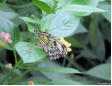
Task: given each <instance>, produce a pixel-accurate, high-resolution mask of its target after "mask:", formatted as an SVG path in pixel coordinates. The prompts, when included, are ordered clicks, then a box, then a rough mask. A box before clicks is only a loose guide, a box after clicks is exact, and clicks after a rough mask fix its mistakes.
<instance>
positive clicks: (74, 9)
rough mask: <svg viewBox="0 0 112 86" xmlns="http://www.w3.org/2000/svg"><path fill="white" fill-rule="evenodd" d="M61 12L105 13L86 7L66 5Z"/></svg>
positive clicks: (98, 9) (101, 10)
mask: <svg viewBox="0 0 112 86" xmlns="http://www.w3.org/2000/svg"><path fill="white" fill-rule="evenodd" d="M63 10H65V11H72V12H87V13H92V12H105V11H104V10H103V9H100V8H96V7H92V6H86V5H68V6H65V7H63Z"/></svg>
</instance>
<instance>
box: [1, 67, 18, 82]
mask: <svg viewBox="0 0 112 86" xmlns="http://www.w3.org/2000/svg"><path fill="white" fill-rule="evenodd" d="M15 68H16V67H13V68H12V69H11V70H10V71H9V72H8V73H7V75H6V76H5V77H4V78H3V79H2V81H1V82H0V84H2V83H3V82H4V81H5V80H6V79H7V78H8V77H9V75H10V73H11V72H12V71H13V70H14V69H15Z"/></svg>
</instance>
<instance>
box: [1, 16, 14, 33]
mask: <svg viewBox="0 0 112 86" xmlns="http://www.w3.org/2000/svg"><path fill="white" fill-rule="evenodd" d="M13 28H14V23H13V22H11V21H10V20H8V19H7V18H3V17H0V32H8V33H11V32H12V30H13Z"/></svg>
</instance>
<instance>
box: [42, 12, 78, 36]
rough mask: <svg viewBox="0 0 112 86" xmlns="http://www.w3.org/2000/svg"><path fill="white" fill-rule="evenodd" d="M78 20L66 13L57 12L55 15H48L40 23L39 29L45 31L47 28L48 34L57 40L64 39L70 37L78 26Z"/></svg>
mask: <svg viewBox="0 0 112 86" xmlns="http://www.w3.org/2000/svg"><path fill="white" fill-rule="evenodd" d="M79 20H80V18H78V17H75V16H73V15H70V14H68V13H66V12H63V11H59V12H57V13H56V14H49V15H48V16H46V17H44V18H43V19H42V21H41V29H42V31H45V28H46V27H48V28H49V29H50V31H49V32H48V33H50V34H52V35H54V36H56V37H57V38H60V37H66V36H70V35H72V34H73V33H74V32H75V31H76V29H77V27H78V25H79Z"/></svg>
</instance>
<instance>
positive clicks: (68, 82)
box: [50, 79, 82, 85]
mask: <svg viewBox="0 0 112 86" xmlns="http://www.w3.org/2000/svg"><path fill="white" fill-rule="evenodd" d="M50 83H51V84H53V85H82V83H80V82H78V81H73V80H70V79H58V80H53V81H51V82H50Z"/></svg>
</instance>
